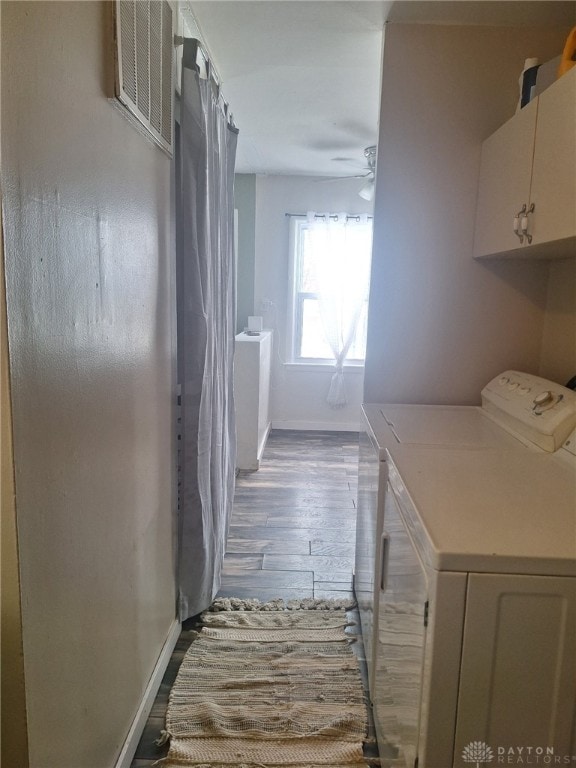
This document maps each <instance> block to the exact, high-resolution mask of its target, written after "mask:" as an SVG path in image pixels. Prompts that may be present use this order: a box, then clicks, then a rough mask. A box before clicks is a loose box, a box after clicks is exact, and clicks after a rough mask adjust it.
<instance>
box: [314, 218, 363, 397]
mask: <svg viewBox="0 0 576 768" xmlns="http://www.w3.org/2000/svg"><path fill="white" fill-rule="evenodd" d="M307 219H308V228H309V237H310V247H311V249H312V250H313V251H314V252H315V253H316V254H317V257H316V258H315V260H314V263H315V265H316V269H317V275H316V278H317V284H318V286H319V304H320V315H321V318H322V327H323V330H324V335H325V337H326V341H327V342H328V344H329V345H330V349H331V350H332V353H333V355H334V367H335V371H334V374H333V375H332V379H331V382H330V388H329V390H328V395H327V397H326V402H327V403H328V404H329V405H330V406H331V407H332V408H342V407H344V406H345V405H346V403H347V402H348V399H347V396H346V388H345V384H344V362H345V360H346V357H347V355H348V352H349V351H350V346H351V344H352V342H353V341H354V336H355V334H356V330H357V328H358V321H359V319H360V316H361V314H362V309H363V306H364V302H365V301H367V299H368V295H367V294H368V284H369V277H370V254H371V247H372V225H371V223H370V222H369V220H368V216H367V215H364V214H362V215H359V216H348V215H347V214H346V213H340V214H337V215H336V216H334V215H330V214H328V213H326V214H323V215H322V214H321V215H318V214H316V213H315V212H313V211H310V212H309V213H308V214H307Z"/></svg>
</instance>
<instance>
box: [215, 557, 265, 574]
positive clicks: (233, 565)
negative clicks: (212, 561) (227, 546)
mask: <svg viewBox="0 0 576 768" xmlns="http://www.w3.org/2000/svg"><path fill="white" fill-rule="evenodd" d="M263 557H264V556H263V555H259V554H253V553H252V552H250V553H242V554H238V553H235V554H232V553H228V552H226V556H225V557H224V570H223V573H224V574H226V575H227V576H231V575H233V574H234V573H237V572H242V571H254V570H258V571H259V570H261V568H262V559H263Z"/></svg>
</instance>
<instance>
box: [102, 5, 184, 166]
mask: <svg viewBox="0 0 576 768" xmlns="http://www.w3.org/2000/svg"><path fill="white" fill-rule="evenodd" d="M114 5H115V23H114V28H115V32H116V98H117V99H118V101H119V102H120V103H121V104H122V105H123V106H124V107H125V108H126V109H127V110H128V111H129V112H130V114H131V115H133V116H134V117H135V118H136V119H137V120H138V122H139V123H140V125H141V126H143V127H144V129H145V130H146V133H147V134H149V135H150V136H151V137H152V138H153V139H154V141H155V142H156V143H157V144H159V145H160V146H161V147H162V149H164V150H165V151H166V152H168V154H169V155H170V156H172V143H173V135H174V134H173V125H172V124H173V119H172V114H173V112H172V110H173V98H174V81H173V66H172V63H173V58H172V56H173V51H174V39H173V31H172V8H171V7H170V5H169V3H168V2H166V0H116V2H115V4H114Z"/></svg>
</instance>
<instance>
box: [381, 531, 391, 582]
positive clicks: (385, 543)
mask: <svg viewBox="0 0 576 768" xmlns="http://www.w3.org/2000/svg"><path fill="white" fill-rule="evenodd" d="M389 554H390V535H389V534H388V533H386V532H384V533H383V534H382V562H381V563H380V565H381V571H380V589H381V590H382V592H386V586H387V582H388V557H389Z"/></svg>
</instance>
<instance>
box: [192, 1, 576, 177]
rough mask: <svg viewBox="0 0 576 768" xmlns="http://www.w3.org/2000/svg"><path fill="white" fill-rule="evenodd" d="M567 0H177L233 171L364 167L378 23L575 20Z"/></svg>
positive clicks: (322, 172) (337, 172) (334, 171)
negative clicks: (223, 106) (229, 142)
mask: <svg viewBox="0 0 576 768" xmlns="http://www.w3.org/2000/svg"><path fill="white" fill-rule="evenodd" d="M575 7H576V5H575V4H574V2H560V1H558V2H556V0H545V1H543V2H542V1H541V2H538V1H537V0H534V1H532V2H517V1H515V0H509V1H507V2H506V1H504V2H503V1H497V0H494V1H488V0H486V1H484V2H482V1H481V0H477V1H476V2H467V1H466V0H458V1H457V2H455V1H452V2H440V1H436V2H435V1H432V0H429V1H428V2H418V1H417V0H411V1H408V0H406V1H405V2H380V1H379V0H364V1H363V2H346V0H335V1H334V0H202V1H200V2H196V1H195V0H185V2H181V3H180V9H181V12H182V16H183V18H184V21H185V23H186V24H187V26H188V30H187V33H188V34H191V35H192V36H195V37H199V38H200V39H201V40H202V42H203V43H204V46H205V48H206V49H207V50H208V53H209V55H210V58H211V60H212V62H213V64H214V67H215V69H216V71H217V73H218V74H219V77H220V80H221V82H222V92H223V95H224V98H225V99H226V100H227V101H228V102H229V104H230V109H231V111H232V113H233V115H234V121H235V123H236V125H237V126H238V128H239V129H240V133H239V137H238V152H237V159H236V170H237V172H238V173H258V174H289V175H307V176H346V175H354V174H362V173H365V172H366V161H365V157H364V149H365V147H367V146H369V145H372V144H375V143H376V139H377V124H378V114H379V101H380V93H379V89H380V69H381V49H382V30H383V27H384V23H385V21H386V20H387V19H389V20H390V21H399V22H407V23H414V22H418V23H422V22H424V23H439V22H442V23H465V24H511V23H512V24H535V23H541V22H543V21H545V22H547V23H560V24H564V23H570V20H572V21H571V23H576V22H575V21H574V9H575Z"/></svg>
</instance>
